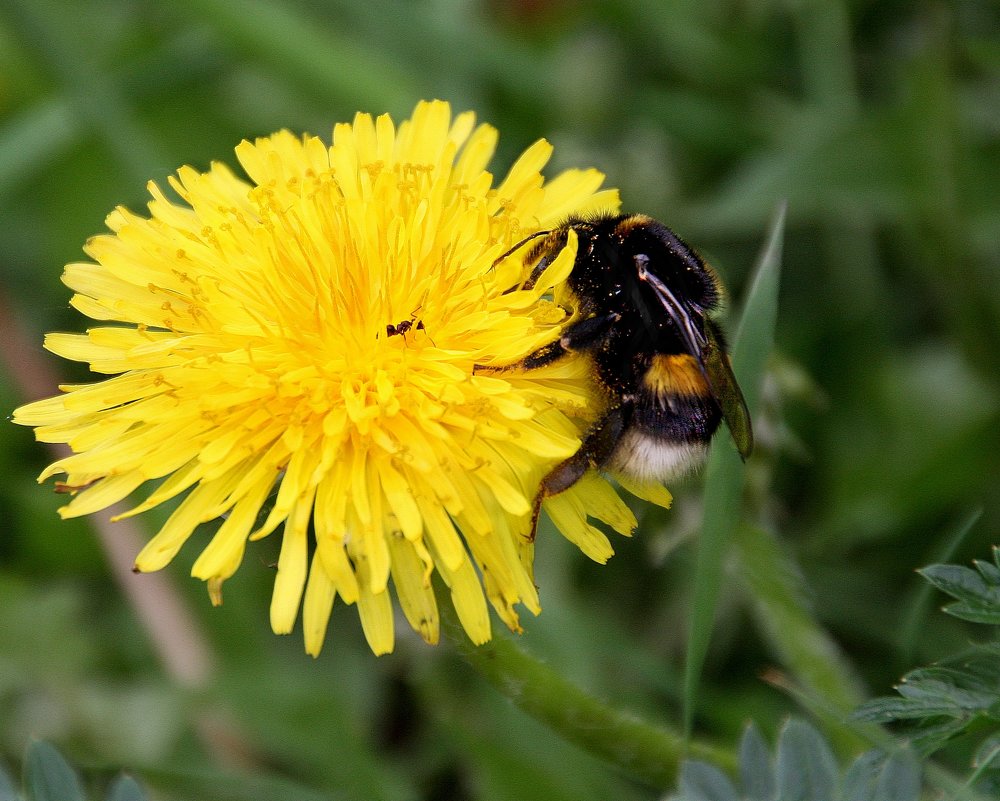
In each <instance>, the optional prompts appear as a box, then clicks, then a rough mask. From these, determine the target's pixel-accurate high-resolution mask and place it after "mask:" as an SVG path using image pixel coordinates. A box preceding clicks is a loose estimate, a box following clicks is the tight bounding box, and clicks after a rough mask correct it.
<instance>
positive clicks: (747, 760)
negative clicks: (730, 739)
mask: <svg viewBox="0 0 1000 801" xmlns="http://www.w3.org/2000/svg"><path fill="white" fill-rule="evenodd" d="M740 782H741V783H742V785H743V795H744V796H745V797H746V798H747V801H770V799H771V798H773V797H774V766H773V765H772V764H771V755H770V753H768V750H767V743H765V742H764V738H763V737H762V736H761V733H760V729H758V728H757V726H756V725H755V724H753V723H751V724H750V725H748V726H747V727H746V729H745V730H744V731H743V737H742V738H741V739H740Z"/></svg>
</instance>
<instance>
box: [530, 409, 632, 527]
mask: <svg viewBox="0 0 1000 801" xmlns="http://www.w3.org/2000/svg"><path fill="white" fill-rule="evenodd" d="M631 412H632V405H631V403H629V402H626V403H624V404H622V405H621V406H616V407H615V408H613V409H612V410H611V411H609V412H608V413H607V414H605V415H604V417H602V418H601V419H600V420H598V421H597V422H596V423H595V424H594V426H593V428H591V429H590V431H589V432H587V436H586V437H584V439H583V442H582V443H581V445H580V449H579V450H578V451H577V452H576V453H574V454H573V455H572V456H570V457H569V458H568V459H567V460H566V461H564V462H562V463H560V464H558V465H557V466H556V467H554V468H553V469H552V471H551V472H550V473H549V474H548V475H547V476H545V478H543V479H542V483H541V486H540V487H539V488H538V494H537V495H536V496H535V504H534V508H533V510H532V515H531V534H530V538H531V539H532V540H533V539H535V531H536V529H537V528H538V515H539V514H540V513H541V511H542V502H543V501H544V500H545V499H546V498H548V497H551V496H552V495H558V494H559V493H560V492H565V491H566V490H568V489H569V488H570V487H572V486H573V485H574V484H575V483H576V482H577V481H579V480H580V479H581V478H583V476H584V474H585V473H586V472H587V471H588V470H590V469H591V468H593V467H600V466H601V465H603V464H604V463H605V462H607V461H608V459H610V458H611V454H612V453H614V451H615V447H616V446H617V445H618V442H619V440H620V439H621V437H622V434H623V433H624V431H625V427H626V425H627V421H628V417H630V416H631Z"/></svg>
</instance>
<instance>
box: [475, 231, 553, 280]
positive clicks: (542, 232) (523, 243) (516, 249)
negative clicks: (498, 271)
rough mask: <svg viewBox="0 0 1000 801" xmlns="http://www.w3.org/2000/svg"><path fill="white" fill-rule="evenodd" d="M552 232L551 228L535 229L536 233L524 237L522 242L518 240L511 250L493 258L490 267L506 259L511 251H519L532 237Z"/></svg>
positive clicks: (535, 237)
mask: <svg viewBox="0 0 1000 801" xmlns="http://www.w3.org/2000/svg"><path fill="white" fill-rule="evenodd" d="M551 233H552V231H551V230H549V231H535V233H533V234H529V235H528V236H526V237H525V238H524V239H522V240H521V241H520V242H518V243H517V244H516V245H514V247H512V248H511V249H510V250H508V251H506V252H505V253H504V254H503V255H501V256H498V257H497V258H495V259H494V260H493V264H491V265H490V269H491V270H492V269H493V268H494V267H496V266H497V265H498V264H499V263H500V262H502V261H503V260H504V259H506V258H507V257H508V256H509V255H510V254H511V253H515V252H516V251H518V250H520V249H521V248H523V247H524V246H525V245H527V244H528V243H529V242H530V241H531V240H532V239H538V237H540V236H548V235H549V234H551Z"/></svg>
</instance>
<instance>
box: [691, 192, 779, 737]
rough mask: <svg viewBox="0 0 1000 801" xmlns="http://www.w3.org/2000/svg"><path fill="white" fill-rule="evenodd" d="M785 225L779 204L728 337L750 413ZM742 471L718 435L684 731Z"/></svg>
mask: <svg viewBox="0 0 1000 801" xmlns="http://www.w3.org/2000/svg"><path fill="white" fill-rule="evenodd" d="M784 228H785V206H784V204H782V205H781V206H780V207H779V208H778V210H777V212H776V213H775V216H774V220H773V221H772V223H771V229H770V233H769V236H768V240H767V245H766V246H765V248H764V251H763V253H762V254H761V257H760V259H759V260H758V263H757V268H756V270H755V271H754V276H753V280H752V281H751V284H750V291H749V292H748V294H747V299H746V302H745V304H744V306H743V314H742V315H741V317H740V322H739V325H738V326H737V328H736V336H735V337H734V339H733V347H732V357H733V370H734V372H735V373H736V379H737V381H738V382H739V384H740V387H741V388H742V390H743V394H744V397H745V398H746V402H747V408H748V409H749V410H750V415H751V417H752V416H753V414H754V412H755V411H756V409H757V405H758V401H759V399H760V384H761V379H762V378H763V375H764V367H765V364H766V363H767V358H768V355H769V354H770V352H771V346H772V344H773V342H774V326H775V321H776V319H777V314H778V279H779V275H780V272H781V246H782V241H783V236H784ZM744 472H745V466H744V464H743V462H742V461H741V460H740V457H739V454H738V453H737V452H736V449H735V447H733V445H732V443H731V442H730V441H729V438H728V436H726V437H723V436H719V437H717V438H716V440H715V443H714V444H713V446H712V452H711V454H710V456H709V460H708V468H707V470H706V474H705V516H704V522H703V524H702V532H701V539H700V541H699V544H698V554H697V561H696V564H695V572H694V578H693V581H694V588H693V592H694V597H693V602H692V607H691V617H690V621H689V628H688V648H687V660H686V662H685V665H684V698H683V702H684V731H685V733H686V734H687V735H688V736H690V733H691V727H692V724H693V721H694V708H695V702H696V699H697V695H698V683H699V678H700V674H701V669H702V666H703V665H704V663H705V656H706V654H707V653H708V643H709V640H710V638H711V634H712V624H713V620H714V617H715V608H716V605H717V603H718V599H719V590H720V587H721V583H722V562H723V559H724V557H725V554H726V551H727V550H728V548H729V543H730V541H731V539H732V536H733V532H734V531H735V529H736V526H737V524H738V523H739V514H740V498H741V495H742V491H743V477H744Z"/></svg>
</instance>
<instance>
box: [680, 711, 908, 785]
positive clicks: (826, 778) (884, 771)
mask: <svg viewBox="0 0 1000 801" xmlns="http://www.w3.org/2000/svg"><path fill="white" fill-rule="evenodd" d="M739 761H740V764H739V780H740V781H739V784H740V787H739V789H737V788H736V786H735V785H734V784H733V782H732V781H730V779H729V777H727V776H726V775H725V774H724V773H723V772H722V771H720V770H719V769H718V768H716V767H714V766H713V765H709V764H707V763H705V762H699V761H696V760H689V761H687V762H685V763H684V764H683V765H682V766H681V776H680V786H679V788H678V792H677V793H676V794H675V795H673V796H670V798H669V801H917V799H918V798H919V796H920V773H921V771H920V765H919V763H918V761H917V759H916V758H915V757H914V755H913V754H912V753H911V752H910V751H907V750H901V751H898V752H895V753H891V754H890V753H886V752H884V751H880V750H872V751H868V752H866V753H864V754H862V755H861V756H860V757H858V758H857V759H856V760H855V761H854V762H853V764H852V765H851V766H850V768H848V770H847V772H846V773H845V774H844V775H843V776H841V774H840V771H839V770H838V767H837V762H836V760H835V758H834V756H833V751H832V750H831V748H830V745H829V744H828V743H827V741H826V739H825V738H824V737H823V735H821V734H820V733H819V732H818V731H816V729H814V728H813V727H812V726H811V725H810V724H808V723H806V722H804V721H802V720H796V719H792V720H789V721H788V722H787V723H786V724H785V726H784V727H783V728H782V730H781V733H780V734H779V735H778V743H777V747H776V751H775V755H774V757H773V758H772V757H771V755H770V753H769V752H768V749H767V744H766V743H765V742H764V738H763V737H762V736H761V734H760V731H759V730H758V729H757V727H756V726H755V725H753V724H750V725H749V726H747V728H746V730H745V731H744V733H743V738H742V740H741V742H740V749H739Z"/></svg>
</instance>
